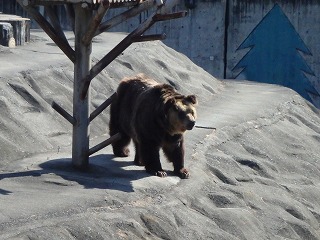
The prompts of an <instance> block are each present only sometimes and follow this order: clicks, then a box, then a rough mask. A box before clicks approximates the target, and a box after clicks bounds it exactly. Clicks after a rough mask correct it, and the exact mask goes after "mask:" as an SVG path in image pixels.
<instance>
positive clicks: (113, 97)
mask: <svg viewBox="0 0 320 240" xmlns="http://www.w3.org/2000/svg"><path fill="white" fill-rule="evenodd" d="M116 97H117V93H114V94H112V96H111V97H109V98H108V99H107V100H106V101H104V102H103V103H102V104H101V105H100V106H99V107H97V108H96V109H95V110H94V111H93V112H92V113H91V114H90V122H91V121H92V120H93V119H95V118H96V117H97V116H98V115H99V114H100V113H101V112H102V111H103V110H104V109H106V108H107V107H108V106H109V105H110V104H111V103H112V101H113V100H114V99H115V98H116Z"/></svg>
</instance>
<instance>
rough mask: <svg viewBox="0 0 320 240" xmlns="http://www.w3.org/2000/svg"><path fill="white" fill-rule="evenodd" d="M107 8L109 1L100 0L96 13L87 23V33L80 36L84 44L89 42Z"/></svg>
mask: <svg viewBox="0 0 320 240" xmlns="http://www.w3.org/2000/svg"><path fill="white" fill-rule="evenodd" d="M109 8H110V3H109V1H102V2H101V3H100V6H99V8H98V11H97V13H96V15H95V16H94V17H93V18H92V20H91V21H90V24H89V26H90V27H89V28H88V31H87V33H86V34H85V35H84V36H83V38H82V42H83V44H84V45H88V44H90V43H91V41H92V38H93V37H94V34H95V32H96V31H97V29H98V27H99V25H100V23H101V21H102V19H103V17H104V15H105V14H106V12H107V11H108V9H109Z"/></svg>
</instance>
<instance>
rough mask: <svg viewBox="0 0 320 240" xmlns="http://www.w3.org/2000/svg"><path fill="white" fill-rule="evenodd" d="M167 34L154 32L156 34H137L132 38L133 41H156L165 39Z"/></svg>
mask: <svg viewBox="0 0 320 240" xmlns="http://www.w3.org/2000/svg"><path fill="white" fill-rule="evenodd" d="M166 37H167V35H166V34H165V33H163V34H154V35H146V36H137V37H134V38H132V41H133V42H146V41H154V40H164V39H166Z"/></svg>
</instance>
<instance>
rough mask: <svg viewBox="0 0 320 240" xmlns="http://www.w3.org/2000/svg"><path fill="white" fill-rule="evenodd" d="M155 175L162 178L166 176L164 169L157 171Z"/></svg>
mask: <svg viewBox="0 0 320 240" xmlns="http://www.w3.org/2000/svg"><path fill="white" fill-rule="evenodd" d="M156 176H158V177H161V178H164V177H166V176H167V173H166V172H165V171H157V172H156Z"/></svg>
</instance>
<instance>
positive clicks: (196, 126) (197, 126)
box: [194, 125, 217, 130]
mask: <svg viewBox="0 0 320 240" xmlns="http://www.w3.org/2000/svg"><path fill="white" fill-rule="evenodd" d="M194 127H195V128H204V129H213V130H217V128H215V127H206V126H199V125H195V126H194Z"/></svg>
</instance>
